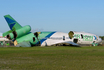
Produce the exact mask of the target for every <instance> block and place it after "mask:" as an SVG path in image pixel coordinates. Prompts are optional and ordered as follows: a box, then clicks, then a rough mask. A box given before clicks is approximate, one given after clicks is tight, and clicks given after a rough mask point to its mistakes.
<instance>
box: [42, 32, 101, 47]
mask: <svg viewBox="0 0 104 70" xmlns="http://www.w3.org/2000/svg"><path fill="white" fill-rule="evenodd" d="M74 39H77V40H78V41H77V42H74ZM94 41H95V42H96V43H100V42H101V41H102V40H101V39H100V38H99V37H98V36H96V35H94V34H91V33H83V32H74V37H73V38H72V39H70V37H69V35H68V33H63V32H55V33H54V34H53V35H52V36H50V37H49V38H47V39H46V40H45V41H44V42H43V43H42V44H41V46H51V45H55V44H61V43H68V44H72V45H77V44H92V43H93V42H94ZM75 43H76V44H75Z"/></svg>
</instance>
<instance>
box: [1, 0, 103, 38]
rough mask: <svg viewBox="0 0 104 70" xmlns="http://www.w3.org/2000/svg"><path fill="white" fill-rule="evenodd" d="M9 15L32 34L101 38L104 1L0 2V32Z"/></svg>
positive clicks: (3, 28) (31, 0)
mask: <svg viewBox="0 0 104 70" xmlns="http://www.w3.org/2000/svg"><path fill="white" fill-rule="evenodd" d="M7 14H10V15H11V16H12V17H13V18H14V19H15V20H16V21H17V22H18V23H20V24H21V25H22V26H25V25H30V26H31V28H32V30H33V31H61V32H66V33H68V32H69V31H81V32H90V33H94V34H96V35H99V36H104V31H103V30H104V0H0V24H1V25H0V32H6V31H8V30H9V27H8V25H7V23H6V21H5V19H4V17H3V16H4V15H7Z"/></svg>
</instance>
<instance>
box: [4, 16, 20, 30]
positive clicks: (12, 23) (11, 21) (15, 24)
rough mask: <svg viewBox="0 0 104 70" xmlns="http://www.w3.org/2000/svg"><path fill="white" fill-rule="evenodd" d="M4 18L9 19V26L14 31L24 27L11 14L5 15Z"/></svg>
mask: <svg viewBox="0 0 104 70" xmlns="http://www.w3.org/2000/svg"><path fill="white" fill-rule="evenodd" d="M4 18H5V20H6V21H7V23H8V25H9V27H10V29H11V30H12V31H15V30H17V29H19V28H21V27H22V26H21V25H20V24H19V23H18V22H17V21H16V20H14V19H13V18H12V17H11V16H10V15H5V16H4Z"/></svg>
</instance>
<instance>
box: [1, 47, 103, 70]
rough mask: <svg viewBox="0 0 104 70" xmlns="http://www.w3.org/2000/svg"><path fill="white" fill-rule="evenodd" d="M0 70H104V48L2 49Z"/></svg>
mask: <svg viewBox="0 0 104 70" xmlns="http://www.w3.org/2000/svg"><path fill="white" fill-rule="evenodd" d="M0 70H104V47H102V46H97V47H68V46H65V47H30V48H23V47H6V48H5V47H4V48H3V47H1V48H0Z"/></svg>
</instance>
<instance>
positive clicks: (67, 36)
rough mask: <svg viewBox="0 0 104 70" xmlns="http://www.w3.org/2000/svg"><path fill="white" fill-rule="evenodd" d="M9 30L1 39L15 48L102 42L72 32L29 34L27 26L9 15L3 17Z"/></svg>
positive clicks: (94, 37) (92, 37) (91, 35)
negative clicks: (11, 43) (7, 40)
mask: <svg viewBox="0 0 104 70" xmlns="http://www.w3.org/2000/svg"><path fill="white" fill-rule="evenodd" d="M4 18H5V20H6V21H7V23H8V26H9V28H10V30H9V31H7V32H5V33H3V37H5V36H6V37H7V38H8V39H9V40H12V41H13V42H14V45H15V46H16V47H32V46H52V45H56V46H57V45H66V44H70V45H75V46H79V44H92V43H98V44H99V43H100V42H101V41H102V40H101V39H100V38H99V37H98V36H96V35H94V34H90V33H82V32H74V31H70V32H69V33H63V32H57V31H53V32H49V31H48V32H35V33H32V32H31V27H30V26H29V25H26V26H23V27H22V26H21V25H20V24H19V23H18V22H17V21H16V20H15V19H13V18H12V17H11V16H10V15H5V16H4Z"/></svg>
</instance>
